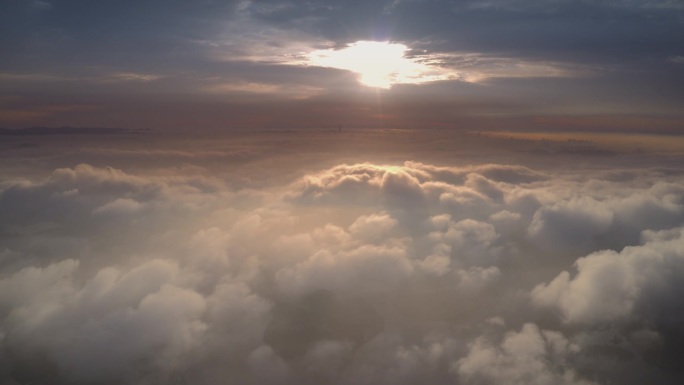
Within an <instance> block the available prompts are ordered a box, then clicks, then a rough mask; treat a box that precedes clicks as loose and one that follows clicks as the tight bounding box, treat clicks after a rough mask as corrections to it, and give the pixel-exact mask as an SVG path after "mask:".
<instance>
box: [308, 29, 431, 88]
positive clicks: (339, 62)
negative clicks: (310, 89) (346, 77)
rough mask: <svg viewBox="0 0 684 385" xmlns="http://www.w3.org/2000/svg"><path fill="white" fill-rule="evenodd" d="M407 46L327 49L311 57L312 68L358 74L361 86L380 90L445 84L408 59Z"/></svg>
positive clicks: (356, 45)
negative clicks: (427, 83)
mask: <svg viewBox="0 0 684 385" xmlns="http://www.w3.org/2000/svg"><path fill="white" fill-rule="evenodd" d="M407 51H409V48H408V47H407V46H406V45H404V44H399V43H390V42H382V41H357V42H355V43H351V44H348V45H347V47H345V48H343V49H339V50H333V49H327V50H318V51H314V52H311V53H310V54H308V55H307V58H308V60H309V62H310V64H313V65H316V66H321V67H330V68H338V69H343V70H348V71H352V72H354V73H356V74H358V79H359V82H360V83H361V84H363V85H366V86H369V87H376V88H384V89H388V88H391V87H392V85H394V84H402V83H403V84H406V83H409V84H417V83H423V82H426V81H434V80H442V78H443V76H442V75H439V74H436V70H435V69H434V68H431V67H429V66H428V65H426V64H424V63H422V62H420V61H418V60H416V59H415V58H408V57H406V53H407Z"/></svg>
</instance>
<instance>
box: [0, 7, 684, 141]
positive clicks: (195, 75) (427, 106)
mask: <svg viewBox="0 0 684 385" xmlns="http://www.w3.org/2000/svg"><path fill="white" fill-rule="evenodd" d="M683 25H684V4H683V3H682V2H681V1H678V0H652V1H638V0H622V1H618V0H615V1H613V0H610V1H593V0H584V1H570V0H568V1H565V0H514V1H503V0H501V1H499V0H488V1H486V0H485V1H468V0H463V1H446V0H392V1H376V0H370V1H332V0H331V1H328V0H325V1H271V0H265V1H212V0H201V1H185V0H171V1H161V0H144V1H127V0H126V1H117V2H114V3H111V4H110V3H103V2H94V1H76V0H35V1H33V0H7V1H3V2H2V4H1V5H0V51H2V53H3V54H2V56H3V60H2V61H0V127H5V128H22V127H28V126H46V127H59V126H75V127H120V128H133V129H143V128H146V129H155V130H162V131H174V132H178V131H181V132H188V131H191V132H198V131H199V132H202V131H214V132H215V131H223V130H227V129H236V128H239V129H243V128H269V129H272V128H276V129H277V128H304V127H308V128H329V127H337V126H339V125H342V126H343V127H354V128H378V127H380V128H411V129H413V128H448V129H460V130H471V131H477V130H489V129H495V130H508V129H516V130H559V129H564V130H572V129H583V130H587V129H588V130H624V129H630V130H637V131H649V132H653V131H659V132H681V131H682V129H683V127H682V108H681V106H682V103H683V102H684V92H682V89H684V50H683V49H682V47H684V26H683ZM626 127H628V128H626Z"/></svg>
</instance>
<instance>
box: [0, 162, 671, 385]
mask: <svg viewBox="0 0 684 385" xmlns="http://www.w3.org/2000/svg"><path fill="white" fill-rule="evenodd" d="M187 170H192V169H191V168H190V169H177V170H175V171H174V172H169V171H168V170H166V171H164V172H159V173H157V174H155V173H153V172H152V173H150V172H148V173H147V174H146V175H142V174H136V173H135V172H127V171H124V170H117V169H113V168H102V167H95V166H90V165H84V164H83V165H78V166H75V167H73V168H60V169H57V170H55V171H53V172H52V173H51V174H50V175H48V176H46V177H35V178H31V179H25V180H11V181H5V182H3V183H2V184H1V186H2V187H1V190H0V212H2V213H3V216H2V217H0V236H1V237H2V238H0V239H1V240H2V242H3V243H2V247H1V248H2V249H1V250H0V380H2V381H4V382H7V383H29V382H31V381H33V382H35V383H42V382H48V381H49V382H50V383H56V384H90V383H101V384H124V383H125V384H141V385H142V384H157V383H160V384H161V383H174V381H175V382H176V383H183V381H184V382H186V383H193V384H208V385H210V384H217V383H223V382H225V380H226V379H228V378H230V379H232V380H233V381H235V382H239V383H250V384H261V383H264V384H266V383H283V384H284V383H295V382H296V383H302V384H314V383H321V382H327V383H339V384H366V383H367V384H372V383H397V384H402V383H405V384H410V383H416V382H426V381H427V382H430V383H434V384H441V383H444V384H446V383H454V381H456V382H458V383H463V384H468V383H477V384H487V383H502V382H507V383H539V384H545V383H564V384H589V383H603V382H606V383H607V382H616V381H617V382H621V383H627V384H628V383H637V382H636V380H630V379H629V378H625V377H624V376H623V375H622V374H621V373H622V370H621V369H622V366H624V365H627V364H625V363H624V362H622V361H619V360H618V359H617V358H615V357H617V356H616V355H615V354H613V355H605V354H604V355H603V356H601V357H602V360H604V361H601V362H603V363H605V365H604V366H603V367H601V368H597V367H596V365H597V364H595V363H592V362H587V361H586V360H582V359H581V357H582V355H583V353H587V354H589V353H591V352H596V351H606V349H607V348H606V347H605V346H609V344H610V343H611V342H610V341H611V338H613V337H614V338H617V339H620V341H624V344H623V345H624V346H623V345H620V346H619V347H615V346H613V347H612V349H613V350H615V349H618V348H619V349H623V350H625V351H628V352H629V354H632V355H641V357H642V358H643V360H642V364H641V365H642V366H640V368H643V370H644V371H643V373H648V376H647V377H648V378H650V379H659V380H661V381H664V382H662V383H668V381H670V382H669V383H676V381H675V380H676V379H678V378H679V377H678V374H677V372H676V371H674V369H671V368H670V367H668V366H667V365H659V364H658V361H657V360H659V359H660V362H666V363H669V362H671V359H670V360H668V359H661V358H662V357H670V358H671V357H674V356H676V355H677V354H679V353H681V349H679V348H677V343H676V342H677V341H682V340H684V331H683V330H682V329H681V326H678V325H681V322H679V321H681V317H682V315H683V314H684V309H682V306H681V305H680V302H679V301H677V293H678V292H680V291H681V284H680V282H681V281H682V278H683V277H682V274H684V267H683V266H684V264H683V263H682V261H684V252H683V250H684V249H682V244H684V235H682V234H683V233H682V230H681V228H680V227H678V226H680V225H681V223H682V222H683V221H684V199H683V198H682V195H683V193H684V188H682V186H683V182H684V181H683V180H682V179H681V178H680V177H678V176H676V175H675V176H669V177H667V178H668V179H669V180H666V181H661V182H659V183H651V182H652V180H653V178H654V175H656V177H658V178H660V177H663V178H664V177H665V175H664V174H663V175H661V174H657V173H655V172H654V171H649V172H647V173H646V172H644V173H643V174H642V173H640V172H639V171H638V170H637V171H634V172H633V176H632V177H630V178H625V179H624V180H623V179H620V180H616V178H608V177H604V174H602V173H601V172H596V173H593V174H586V175H583V176H581V177H579V176H578V175H576V174H571V173H561V172H551V171H549V170H541V171H535V170H531V169H529V168H526V167H522V166H509V165H493V164H487V165H479V166H472V167H439V166H432V165H427V164H423V163H418V162H406V163H404V164H403V165H393V166H389V165H377V164H371V163H363V164H341V165H337V166H334V167H331V168H329V169H325V170H321V171H319V172H314V173H308V174H307V175H302V176H301V178H299V179H297V180H295V181H293V182H292V183H287V184H284V185H283V184H281V183H279V182H278V183H274V184H273V185H271V186H267V187H263V188H260V189H258V190H236V189H234V188H233V187H232V186H231V183H230V182H231V180H229V179H225V180H224V179H221V178H220V177H217V176H212V177H208V176H203V175H201V174H197V173H194V172H191V171H187ZM654 173H655V174H654ZM640 234H641V235H640ZM639 237H641V238H639ZM640 239H641V243H640ZM575 261H576V262H575ZM573 262H575V265H574V266H575V269H576V271H574V272H573V273H569V272H566V270H568V269H569V267H570V266H572V264H573ZM554 277H555V278H554ZM558 315H560V317H558ZM509 325H510V326H509ZM536 325H543V327H542V326H536ZM605 325H613V326H610V328H609V330H610V333H614V334H615V335H613V336H610V337H608V336H607V334H606V333H608V332H600V333H597V332H595V331H594V329H595V328H606V326H605ZM601 330H603V329H601ZM606 341H608V342H606ZM668 341H674V342H675V343H674V345H673V342H668ZM597 346H599V348H597ZM597 349H598V350H597ZM601 349H603V350H601ZM592 354H593V353H592ZM659 357H661V358H659ZM653 360H656V361H653ZM596 362H599V361H596ZM651 362H655V363H653V364H652V363H651ZM602 365H603V364H602ZM606 368H608V369H606ZM596 373H599V375H597V374H596ZM673 373H674V374H673ZM634 378H637V377H634ZM639 379H642V380H643V379H644V377H640V378H639ZM179 381H180V382H179ZM630 381H631V382H630Z"/></svg>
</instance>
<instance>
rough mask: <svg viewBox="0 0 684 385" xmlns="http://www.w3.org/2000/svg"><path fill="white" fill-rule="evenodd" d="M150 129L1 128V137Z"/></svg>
mask: <svg viewBox="0 0 684 385" xmlns="http://www.w3.org/2000/svg"><path fill="white" fill-rule="evenodd" d="M149 132H151V130H150V129H130V128H112V127H25V128H17V129H12V128H0V135H74V134H80V135H85V134H87V135H104V134H107V135H111V134H143V133H149Z"/></svg>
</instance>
